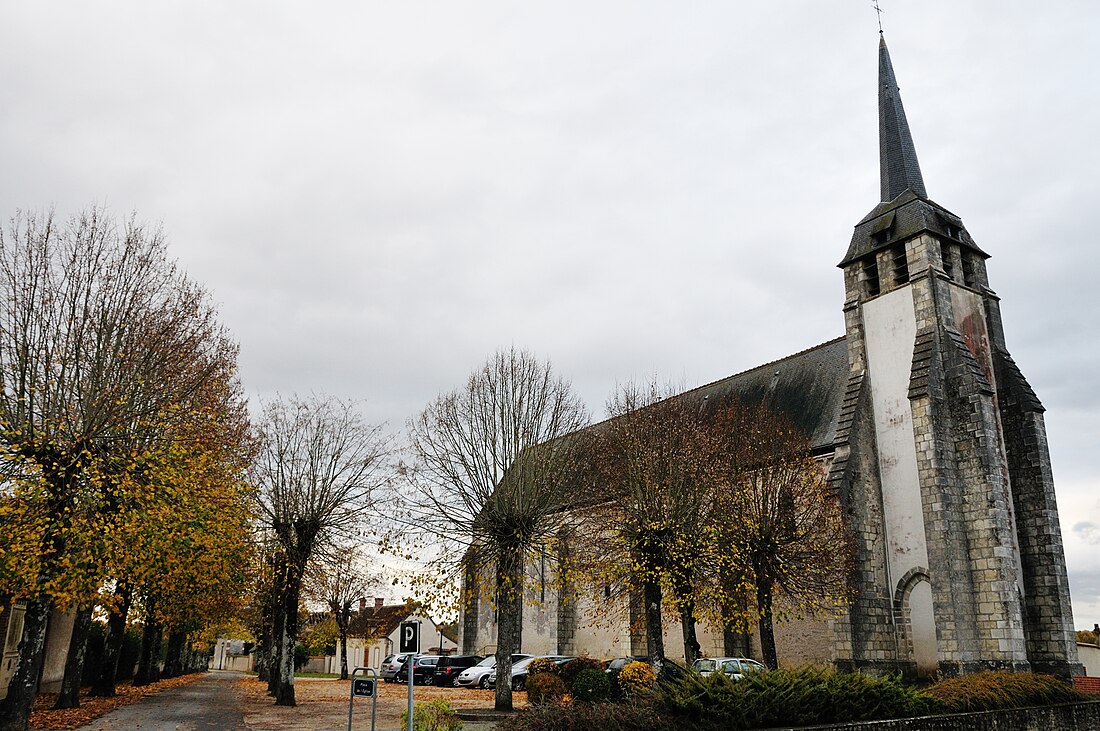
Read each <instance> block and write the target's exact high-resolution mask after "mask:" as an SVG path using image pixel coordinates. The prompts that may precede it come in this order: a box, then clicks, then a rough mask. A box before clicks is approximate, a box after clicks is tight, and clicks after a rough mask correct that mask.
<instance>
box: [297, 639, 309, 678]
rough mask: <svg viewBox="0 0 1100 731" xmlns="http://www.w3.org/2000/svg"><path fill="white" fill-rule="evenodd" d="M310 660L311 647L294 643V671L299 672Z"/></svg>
mask: <svg viewBox="0 0 1100 731" xmlns="http://www.w3.org/2000/svg"><path fill="white" fill-rule="evenodd" d="M307 662H309V648H307V647H306V646H305V645H299V644H298V643H294V672H298V671H299V670H301V669H302V668H304V667H305V666H306V663H307Z"/></svg>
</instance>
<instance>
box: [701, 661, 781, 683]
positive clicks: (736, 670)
mask: <svg viewBox="0 0 1100 731" xmlns="http://www.w3.org/2000/svg"><path fill="white" fill-rule="evenodd" d="M691 669H692V670H695V671H697V672H698V673H699V674H700V675H704V676H706V675H710V674H711V673H722V674H723V675H728V676H729V677H730V678H732V679H733V680H740V679H741V678H742V677H744V675H745V673H756V672H766V671H767V668H766V667H765V666H763V665H761V664H760V663H758V662H757V661H756V660H750V659H749V658H747V657H701V658H699V659H698V660H696V661H695V662H693V663H692V664H691Z"/></svg>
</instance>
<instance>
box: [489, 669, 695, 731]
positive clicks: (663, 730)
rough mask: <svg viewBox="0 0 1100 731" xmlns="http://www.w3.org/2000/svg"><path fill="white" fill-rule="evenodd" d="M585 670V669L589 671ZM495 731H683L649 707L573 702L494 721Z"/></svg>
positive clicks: (681, 727) (681, 726) (526, 710)
mask: <svg viewBox="0 0 1100 731" xmlns="http://www.w3.org/2000/svg"><path fill="white" fill-rule="evenodd" d="M591 669H592V668H586V669H585V670H586V671H588V670H591ZM496 727H497V731H588V730H589V729H597V730H598V731H683V729H684V726H683V725H681V724H680V723H679V721H678V720H676V719H672V718H669V717H667V716H664V715H662V714H661V712H660V709H657V708H654V707H653V706H652V705H645V704H635V703H574V704H572V705H567V706H561V705H553V706H528V707H527V708H524V709H522V710H520V711H519V712H518V713H516V714H515V715H513V716H510V717H508V718H506V719H504V720H503V721H498V722H497V726H496Z"/></svg>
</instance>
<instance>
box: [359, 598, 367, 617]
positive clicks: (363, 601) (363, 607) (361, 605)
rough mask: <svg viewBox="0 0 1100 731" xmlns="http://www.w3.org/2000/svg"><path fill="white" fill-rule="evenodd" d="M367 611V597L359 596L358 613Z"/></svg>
mask: <svg viewBox="0 0 1100 731" xmlns="http://www.w3.org/2000/svg"><path fill="white" fill-rule="evenodd" d="M365 611H367V598H366V597H365V596H361V597H359V613H360V614H362V613H363V612H365Z"/></svg>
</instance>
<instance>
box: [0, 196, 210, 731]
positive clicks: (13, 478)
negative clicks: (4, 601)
mask: <svg viewBox="0 0 1100 731" xmlns="http://www.w3.org/2000/svg"><path fill="white" fill-rule="evenodd" d="M224 340H225V337H224V335H223V333H222V331H221V328H220V326H219V325H218V323H217V320H216V317H215V313H214V310H213V308H212V307H211V306H210V305H209V302H208V299H207V297H206V295H205V293H204V292H203V291H202V290H201V288H199V287H197V286H196V285H195V284H194V283H192V282H190V281H189V280H188V279H187V278H186V277H185V276H184V275H183V274H182V273H181V272H180V271H179V270H178V269H177V268H176V267H175V265H174V264H173V263H172V262H171V261H170V260H169V259H168V258H167V254H166V246H165V242H164V238H163V236H162V234H161V233H160V232H159V231H150V230H147V229H146V228H144V227H143V226H141V225H140V224H138V223H137V222H136V221H134V220H133V219H130V220H129V221H127V222H126V223H125V224H124V225H123V226H122V227H119V226H118V225H117V224H116V223H115V222H114V220H113V219H112V218H111V217H110V216H109V215H108V214H107V213H106V212H105V211H103V210H100V209H91V210H88V211H86V212H85V213H83V214H81V215H79V216H76V217H74V218H73V219H71V220H70V221H69V222H68V223H66V224H61V223H59V222H57V221H55V220H54V218H53V215H52V214H47V215H36V214H33V213H20V214H17V215H16V216H15V217H14V218H13V219H12V220H11V222H10V224H9V226H8V227H7V229H6V231H0V449H2V450H3V456H4V457H5V459H4V460H3V467H4V470H5V474H4V478H5V479H4V488H3V489H4V495H3V499H4V503H5V506H6V507H5V513H6V518H8V519H10V522H9V523H8V524H9V525H11V526H13V527H18V528H21V529H25V530H26V531H27V532H26V534H25V535H22V536H19V537H18V538H17V539H13V540H14V542H15V544H16V548H17V549H18V550H17V551H16V552H15V553H13V554H10V555H5V556H4V557H3V560H4V563H5V564H8V565H7V566H5V568H4V569H3V571H2V575H3V576H4V577H6V578H7V579H8V580H10V582H11V583H10V584H9V586H8V587H7V589H6V590H7V591H9V592H10V593H12V594H14V595H17V596H22V597H24V598H25V599H26V601H27V605H26V607H27V608H26V613H25V615H24V629H23V637H22V642H21V644H20V650H19V661H18V664H17V666H16V669H15V673H14V675H13V676H12V680H11V683H10V684H9V688H8V694H7V698H6V699H5V700H4V701H3V703H2V704H0V729H4V730H5V731H7V730H8V729H23V728H25V727H26V723H27V721H26V719H27V716H28V714H29V712H30V708H31V704H32V702H33V699H34V692H35V686H36V683H37V678H38V673H39V668H40V666H41V662H42V656H43V649H44V642H45V634H46V622H47V619H48V616H49V612H50V610H51V608H52V607H53V606H54V605H55V603H56V604H58V605H61V606H73V605H75V606H77V607H80V608H83V610H84V611H87V605H88V604H89V602H90V601H92V599H93V597H94V594H95V592H96V591H97V590H98V586H94V587H93V583H94V582H92V581H91V580H90V579H89V577H90V576H93V577H96V576H100V573H99V571H100V564H101V562H102V560H103V557H102V556H101V555H97V552H96V551H97V548H99V547H100V546H101V544H100V543H99V542H98V541H97V540H96V539H95V536H94V535H89V534H88V532H87V531H88V529H90V528H94V527H95V526H97V525H98V524H99V522H100V520H101V519H102V518H103V517H104V516H105V515H107V514H109V512H110V510H111V507H112V504H113V500H112V490H113V485H114V481H113V480H112V475H113V465H112V462H113V461H114V460H117V459H120V458H123V457H124V456H123V455H122V454H120V453H119V452H118V450H117V449H116V448H115V447H116V445H117V444H119V443H125V442H126V441H127V440H128V439H129V438H131V437H132V436H133V435H134V434H135V432H137V431H140V430H141V429H143V428H144V427H145V426H146V425H147V424H149V422H150V421H151V420H154V419H165V420H167V421H168V422H171V421H172V420H173V419H174V418H175V414H176V412H174V411H173V410H172V409H171V408H170V407H169V405H170V404H173V403H185V402H186V401H187V399H188V397H189V395H190V394H191V393H192V392H193V391H194V390H196V389H197V388H199V386H200V385H201V384H202V383H203V382H204V380H205V378H206V376H207V375H208V367H209V366H210V364H211V359H210V357H209V356H210V355H211V350H212V349H216V348H217V347H219V346H218V344H219V343H221V342H224ZM181 364H185V365H184V366H183V367H181ZM177 376H178V377H177ZM6 522H7V521H6ZM31 546H34V547H35V548H34V550H33V551H30V550H28V549H29V548H30V547H31ZM32 554H33V555H32ZM11 559H15V560H22V559H25V560H26V563H23V564H22V565H16V566H13V565H11V561H10V560H11ZM85 569H86V570H85Z"/></svg>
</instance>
